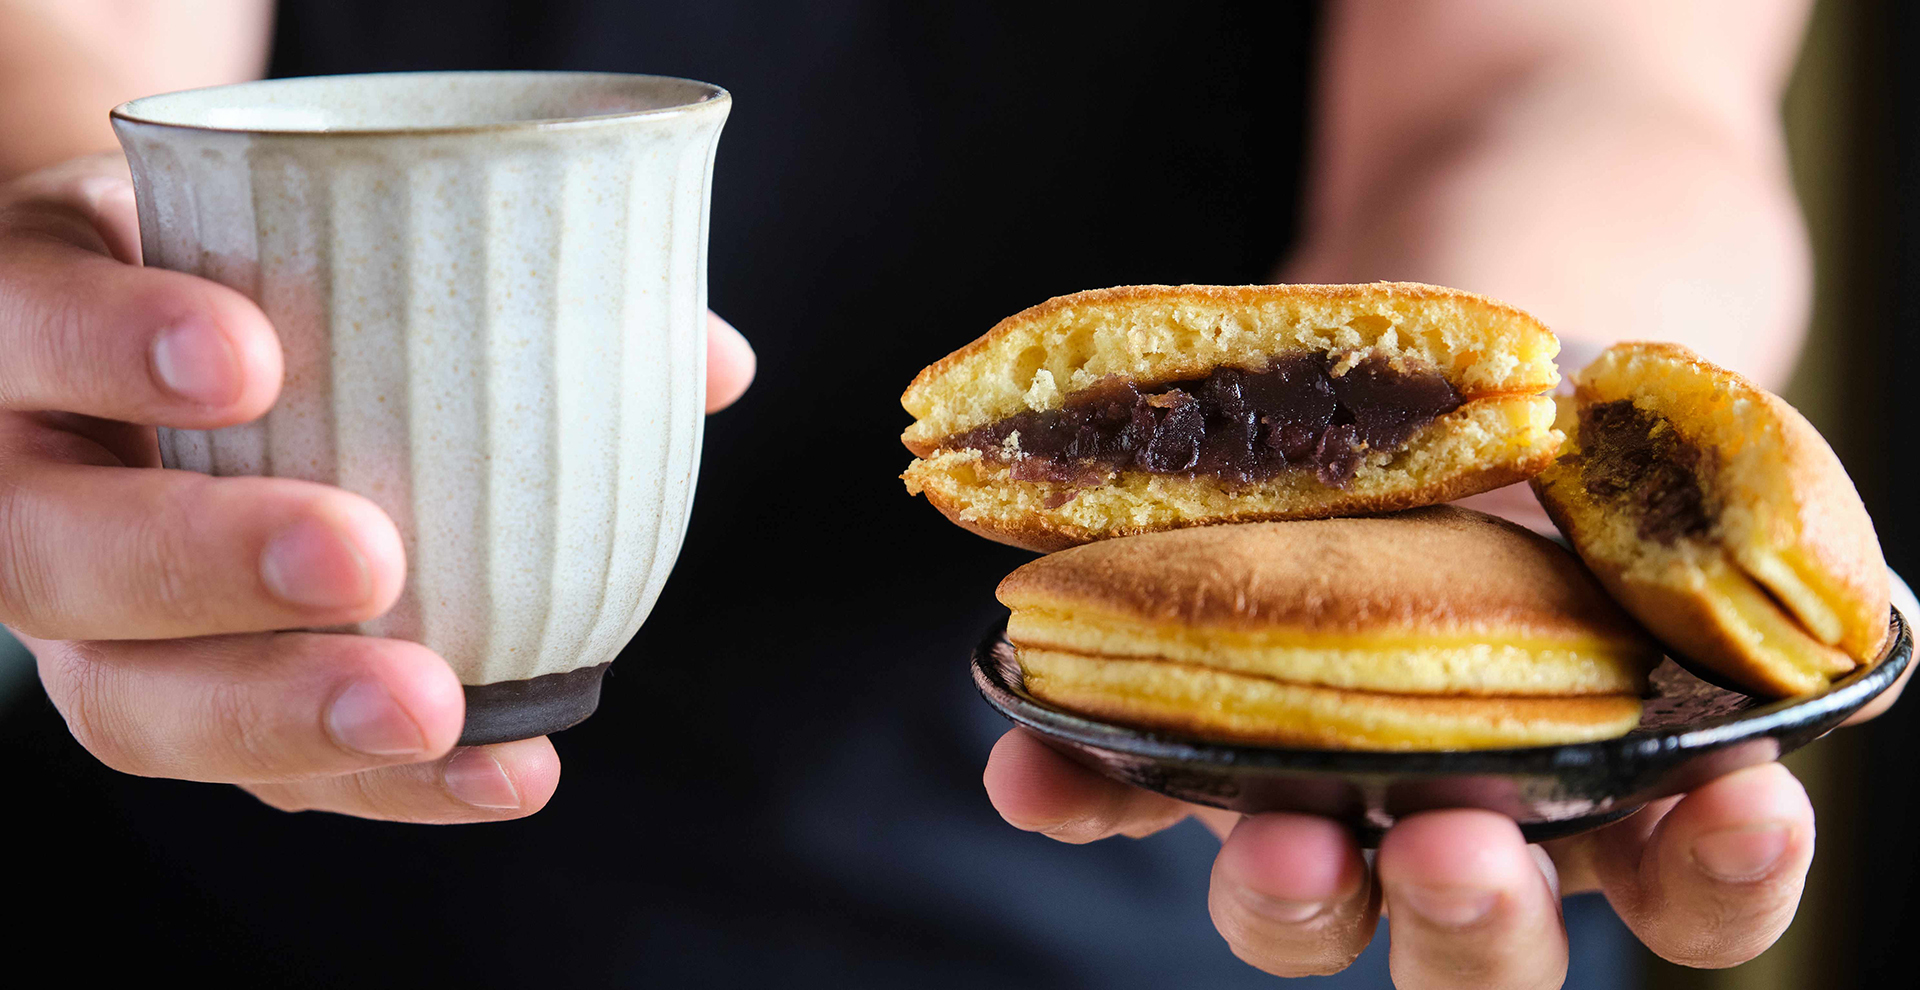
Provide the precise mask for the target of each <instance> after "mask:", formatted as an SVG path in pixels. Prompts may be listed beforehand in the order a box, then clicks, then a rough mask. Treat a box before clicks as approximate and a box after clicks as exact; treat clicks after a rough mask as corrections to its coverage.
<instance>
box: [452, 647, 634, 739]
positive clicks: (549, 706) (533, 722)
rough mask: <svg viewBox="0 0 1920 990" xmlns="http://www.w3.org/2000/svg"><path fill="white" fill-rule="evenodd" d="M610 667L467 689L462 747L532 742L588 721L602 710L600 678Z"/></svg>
mask: <svg viewBox="0 0 1920 990" xmlns="http://www.w3.org/2000/svg"><path fill="white" fill-rule="evenodd" d="M607 667H608V664H605V663H603V664H596V665H595V666H592V667H582V668H580V669H579V670H569V671H566V672H564V673H559V674H542V675H540V676H539V677H529V678H527V679H526V680H520V681H497V682H495V683H493V684H468V685H466V692H467V721H466V724H465V725H464V726H462V727H461V729H460V745H462V746H484V745H486V744H488V743H501V742H512V741H513V740H515V739H532V738H534V737H535V736H544V735H547V734H548V733H551V732H559V731H560V730H561V729H565V728H570V727H572V726H575V725H579V724H580V723H581V722H583V721H586V718H587V716H589V715H592V714H593V711H594V709H596V708H599V707H600V679H601V678H602V677H605V676H606V673H607Z"/></svg>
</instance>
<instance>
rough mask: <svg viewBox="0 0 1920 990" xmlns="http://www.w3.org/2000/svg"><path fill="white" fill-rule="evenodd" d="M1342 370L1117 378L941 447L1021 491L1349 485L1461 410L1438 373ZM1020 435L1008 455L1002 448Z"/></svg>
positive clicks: (1300, 367)
mask: <svg viewBox="0 0 1920 990" xmlns="http://www.w3.org/2000/svg"><path fill="white" fill-rule="evenodd" d="M1334 360H1335V359H1334V358H1333V357H1330V356H1327V355H1313V354H1297V355H1287V356H1284V357H1278V358H1274V359H1272V360H1271V361H1269V362H1268V364H1267V367H1266V368H1265V369H1263V370H1255V371H1248V370H1243V369H1240V368H1218V369H1215V370H1214V371H1213V372H1212V373H1210V374H1208V375H1207V376H1206V377H1204V378H1196V379H1193V380H1191V381H1178V382H1167V383H1164V384H1160V385H1147V386H1142V385H1138V384H1135V383H1134V382H1130V381H1127V380H1125V379H1122V378H1120V377H1118V376H1109V377H1108V378H1106V379H1104V380H1102V381H1100V382H1098V383H1096V384H1094V385H1093V386H1092V387H1091V388H1088V389H1085V390H1083V391H1080V392H1077V393H1075V394H1074V395H1073V396H1071V397H1070V398H1068V399H1067V401H1066V403H1065V404H1064V405H1063V406H1062V408H1060V409H1052V410H1047V411H1045V412H1035V411H1031V410H1029V411H1027V412H1022V413H1018V414H1016V415H1013V416H1009V417H1007V418H1006V419H1003V420H1000V421H999V422H997V423H992V424H989V425H987V426H982V427H979V428H978V429H974V430H969V431H968V432H966V433H963V434H961V435H960V436H958V437H955V438H954V439H953V440H952V441H950V442H948V443H947V444H944V445H943V446H949V447H963V448H972V449H977V450H980V451H982V452H984V453H985V454H986V455H987V456H988V457H990V458H993V459H994V460H998V461H1001V462H1003V463H1008V464H1009V466H1010V468H1011V471H1010V473H1011V474H1012V475H1013V477H1014V478H1015V479H1016V480H1020V481H1052V482H1060V483H1065V484H1069V485H1075V486H1086V485H1096V484H1103V483H1105V482H1106V481H1107V480H1108V478H1110V477H1111V476H1112V475H1113V474H1114V472H1118V471H1128V470H1135V471H1148V472H1152V473H1154V474H1177V475H1185V476H1188V477H1203V476H1204V477H1209V478H1216V479H1220V480H1223V481H1228V482H1235V483H1241V484H1244V483H1247V482H1252V481H1261V480H1265V479H1267V478H1272V477H1274V476H1275V475H1278V474H1280V473H1281V472H1282V471H1287V470H1295V469H1298V470H1306V469H1309V468H1310V469H1312V470H1313V471H1314V473H1315V474H1316V475H1317V476H1318V477H1319V479H1320V480H1321V481H1322V482H1324V483H1326V484H1328V485H1332V486H1335V487H1345V486H1346V484H1347V482H1349V481H1351V480H1352V479H1353V475H1354V472H1355V471H1357V470H1358V469H1359V467H1360V462H1361V460H1362V458H1363V457H1364V456H1365V455H1366V453H1367V452H1368V451H1382V450H1384V451H1395V450H1398V449H1400V447H1401V446H1402V445H1404V444H1405V443H1406V442H1407V440H1408V439H1409V438H1411V437H1412V436H1413V435H1414V433H1416V432H1418V431H1419V430H1420V428H1421V427H1424V426H1426V425H1427V424H1428V423H1431V422H1433V420H1434V419H1435V418H1437V417H1439V416H1443V415H1445V414H1447V413H1449V412H1452V411H1453V410H1455V409H1457V408H1459V407H1460V403H1461V401H1462V400H1461V398H1460V393H1458V392H1456V391H1454V389H1453V386H1452V385H1450V384H1448V382H1447V380H1446V379H1445V378H1442V377H1441V376H1440V375H1439V374H1438V373H1437V372H1434V371H1421V370H1407V369H1404V368H1396V367H1394V366H1393V365H1392V364H1391V363H1389V362H1388V361H1387V360H1386V359H1385V358H1382V357H1379V356H1377V355H1376V356H1370V357H1368V358H1366V359H1364V360H1362V361H1360V362H1359V363H1357V364H1355V365H1354V366H1353V367H1352V368H1350V369H1348V370H1347V372H1346V373H1345V374H1335V373H1334V371H1333V366H1334ZM1015 433H1018V434H1019V435H1020V437H1019V440H1018V448H1019V449H1018V452H1017V453H1015V454H1012V455H1009V453H1008V452H1007V451H1006V450H1005V449H1004V447H1003V444H1004V443H1005V441H1006V439H1007V437H1008V436H1010V435H1012V434H1015ZM1069 497H1071V496H1069Z"/></svg>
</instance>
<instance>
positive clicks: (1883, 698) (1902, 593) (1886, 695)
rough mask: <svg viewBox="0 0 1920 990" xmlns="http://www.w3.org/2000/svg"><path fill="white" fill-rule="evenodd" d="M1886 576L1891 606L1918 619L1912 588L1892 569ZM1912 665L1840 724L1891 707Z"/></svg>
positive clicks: (1919, 613)
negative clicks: (1889, 685)
mask: <svg viewBox="0 0 1920 990" xmlns="http://www.w3.org/2000/svg"><path fill="white" fill-rule="evenodd" d="M1887 577H1888V578H1889V580H1890V583H1891V585H1892V587H1891V588H1890V589H1889V590H1890V591H1892V593H1893V607H1894V608H1896V609H1899V610H1900V614H1901V615H1903V616H1905V617H1906V619H1907V621H1908V622H1913V621H1915V620H1916V619H1920V601H1916V600H1915V599H1914V596H1913V589H1912V588H1909V587H1907V582H1906V581H1905V580H1903V579H1902V578H1901V577H1900V575H1898V574H1895V573H1893V572H1892V571H1888V572H1887ZM1913 667H1914V665H1913V664H1912V663H1911V662H1909V663H1908V664H1907V669H1905V670H1903V671H1901V672H1900V677H1899V679H1898V680H1896V681H1894V682H1893V686H1892V687H1890V688H1888V689H1887V690H1885V691H1883V692H1881V693H1880V696H1879V697H1877V698H1875V699H1873V700H1872V701H1869V702H1867V705H1866V707H1864V708H1862V709H1860V710H1859V711H1857V712H1854V713H1853V715H1852V716H1851V717H1850V718H1848V719H1847V720H1846V721H1845V722H1842V723H1841V724H1842V725H1858V724H1859V723H1861V722H1865V721H1867V720H1869V719H1874V718H1879V717H1880V715H1881V714H1882V713H1884V712H1885V711H1886V710H1887V709H1889V708H1892V707H1893V703H1894V702H1896V701H1899V700H1900V694H1901V692H1903V691H1905V690H1906V689H1907V681H1908V680H1909V679H1911V678H1912V677H1913Z"/></svg>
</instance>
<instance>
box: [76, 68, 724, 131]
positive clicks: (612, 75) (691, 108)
mask: <svg viewBox="0 0 1920 990" xmlns="http://www.w3.org/2000/svg"><path fill="white" fill-rule="evenodd" d="M407 76H444V77H462V76H465V77H486V76H522V77H535V76H544V77H548V78H553V79H573V80H587V79H616V80H625V81H629V82H632V81H640V80H648V81H655V82H666V83H682V84H688V85H691V86H693V87H695V88H696V89H697V91H698V92H699V94H700V95H699V96H698V98H696V99H692V100H688V101H686V102H683V103H674V104H670V105H667V106H663V107H649V108H647V109H644V110H621V111H617V112H614V113H600V114H587V115H583V116H575V117H538V118H533V119H528V120H499V121H489V122H486V123H478V124H449V125H440V126H396V127H341V128H326V129H318V128H300V127H286V128H274V127H219V126H215V125H212V124H190V123H185V122H183V121H180V120H169V119H164V118H160V117H155V116H149V115H146V114H144V113H143V111H142V110H141V107H140V105H141V104H143V103H148V102H150V101H153V100H160V99H165V98H168V97H174V96H181V95H184V94H187V93H207V92H213V91H217V90H225V89H241V88H245V87H251V86H259V85H262V84H272V83H278V82H292V81H297V80H308V79H339V80H351V79H392V78H401V77H407ZM732 102H733V94H731V93H729V92H727V91H726V90H725V89H723V88H721V87H719V86H716V85H714V84H712V83H709V82H701V81H700V80H698V79H689V78H686V77H684V76H661V75H650V74H646V73H638V72H578V71H565V70H559V71H543V70H527V69H472V70H424V71H411V72H351V73H341V74H338V75H325V76H283V77H280V78H276V79H252V80H248V81H246V82H238V83H225V84H222V85H219V86H196V87H194V88H192V89H181V90H173V91H171V92H166V93H154V94H152V95H149V96H142V97H139V98H137V99H132V100H128V101H127V102H125V103H122V104H120V105H119V106H117V107H114V108H113V110H112V111H110V112H109V113H108V115H107V116H108V118H109V119H110V120H112V121H113V122H114V123H116V124H119V123H127V124H139V125H141V126H145V127H165V128H169V129H173V130H181V131H199V132H202V133H209V134H248V135H255V136H259V137H272V138H306V137H316V138H327V137H363V138H364V137H425V136H434V135H459V134H493V133H499V132H503V131H549V130H573V129H577V128H585V127H598V126H603V125H607V124H617V123H621V122H623V121H630V120H639V119H649V118H661V117H674V116H680V115H684V114H688V113H693V112H696V111H698V110H701V109H704V108H707V107H713V106H725V105H727V104H730V103H732Z"/></svg>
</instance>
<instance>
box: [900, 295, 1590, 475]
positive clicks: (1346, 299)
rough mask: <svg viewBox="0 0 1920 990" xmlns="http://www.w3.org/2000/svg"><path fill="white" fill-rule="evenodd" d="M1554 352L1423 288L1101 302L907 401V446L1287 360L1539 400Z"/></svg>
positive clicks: (1543, 332)
mask: <svg viewBox="0 0 1920 990" xmlns="http://www.w3.org/2000/svg"><path fill="white" fill-rule="evenodd" d="M1558 350H1559V342H1558V341H1557V340H1556V339H1555V338H1554V336H1553V334H1552V332H1551V331H1549V330H1548V329H1547V328H1546V327H1544V326H1542V325H1541V324H1540V323H1539V322H1538V321H1536V320H1534V319H1533V318H1532V317H1530V316H1528V315H1527V314H1525V313H1523V312H1521V311H1519V310H1517V309H1514V308H1513V307H1511V306H1507V305H1505V304H1504V303H1499V302H1495V301H1494V300H1490V299H1486V298H1484V297H1481V296H1477V295H1474V294H1472V293H1467V292H1460V291H1458V290H1455V289H1445V288H1440V287H1438V286H1430V285H1420V284H1416V283H1405V282H1380V283H1374V284H1371V285H1247V286H1211V285H1182V286H1166V285H1141V286H1121V287H1118V288H1111V289H1094V290H1090V291H1087V292H1077V293H1073V294H1071V295H1067V296H1061V297H1058V298H1055V299H1050V300H1048V301H1046V302H1044V303H1041V304H1040V305H1038V306H1034V307H1031V308H1029V309H1027V310H1024V311H1022V312H1020V313H1016V314H1014V315H1013V316H1010V317H1008V318H1006V319H1004V320H1002V321H1000V322H999V323H998V324H996V325H995V326H994V328H993V329H992V330H989V331H988V332H987V333H986V334H985V335H983V336H982V337H980V338H979V339H978V340H975V341H974V342H972V343H970V344H968V345H967V346H965V347H962V348H960V349H959V350H957V351H955V352H954V353H952V354H949V355H947V356H946V357H944V358H942V359H940V360H939V361H936V362H934V363H933V364H932V365H930V366H929V367H928V368H926V369H925V370H924V371H922V372H921V373H920V374H919V375H918V376H917V377H915V378H914V380H913V383H912V384H911V385H910V386H909V387H908V388H907V390H906V392H905V393H904V394H903V395H902V396H901V400H900V401H901V404H902V405H903V406H904V407H905V408H906V409H907V411H908V412H910V413H912V414H913V416H914V417H915V419H914V422H913V423H912V424H911V425H910V426H908V427H907V429H906V431H905V432H904V433H903V434H902V435H901V440H902V442H904V443H905V444H906V445H907V447H908V448H909V449H911V450H913V451H914V452H915V453H916V454H918V455H919V456H922V457H925V456H927V454H929V453H930V452H932V451H934V450H938V449H941V444H942V443H943V442H945V441H946V440H947V439H948V438H950V437H953V436H955V435H958V434H960V433H963V432H965V431H967V430H970V429H973V428H975V427H979V426H983V425H986V424H988V423H992V422H996V421H998V420H1001V419H1004V418H1006V417H1007V416H1010V415H1013V414H1015V413H1018V412H1021V411H1024V410H1045V409H1053V408H1058V406H1059V405H1060V404H1061V403H1063V402H1064V401H1065V398H1066V397H1067V396H1069V395H1071V394H1073V393H1075V392H1078V391H1080V390H1082V389H1085V388H1089V387H1092V386H1093V385H1094V384H1096V383H1098V382H1099V381H1102V380H1105V379H1107V378H1109V377H1112V376H1118V377H1121V378H1125V379H1129V380H1132V381H1136V382H1150V383H1158V382H1166V381H1175V380H1179V379H1183V378H1192V377H1198V376H1200V375H1204V374H1205V373H1207V372H1209V371H1211V370H1212V369H1214V368H1218V367H1223V366H1231V367H1258V366H1263V365H1264V364H1265V363H1266V362H1267V361H1268V360H1269V359H1270V358H1271V357H1273V356H1274V355H1277V354H1294V353H1317V354H1325V355H1335V354H1365V355H1373V356H1378V357H1380V358H1383V359H1386V360H1388V361H1391V362H1402V361H1404V362H1408V363H1409V364H1410V365H1412V366H1415V367H1420V368H1430V369H1432V370H1434V371H1437V372H1439V373H1440V374H1441V375H1442V376H1444V377H1445V378H1447V380H1448V381H1449V382H1450V383H1452V385H1453V386H1454V387H1455V388H1456V389H1457V390H1459V392H1460V393H1461V394H1462V395H1463V396H1465V397H1467V398H1468V399H1470V400H1471V399H1477V398H1482V397H1486V396H1490V395H1497V394H1537V393H1539V392H1543V391H1545V390H1547V389H1549V388H1552V387H1553V386H1554V385H1555V384H1557V383H1558V381H1559V372H1558V370H1557V369H1556V367H1555V365H1554V363H1553V355H1554V354H1555V353H1556V352H1557V351H1558Z"/></svg>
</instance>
